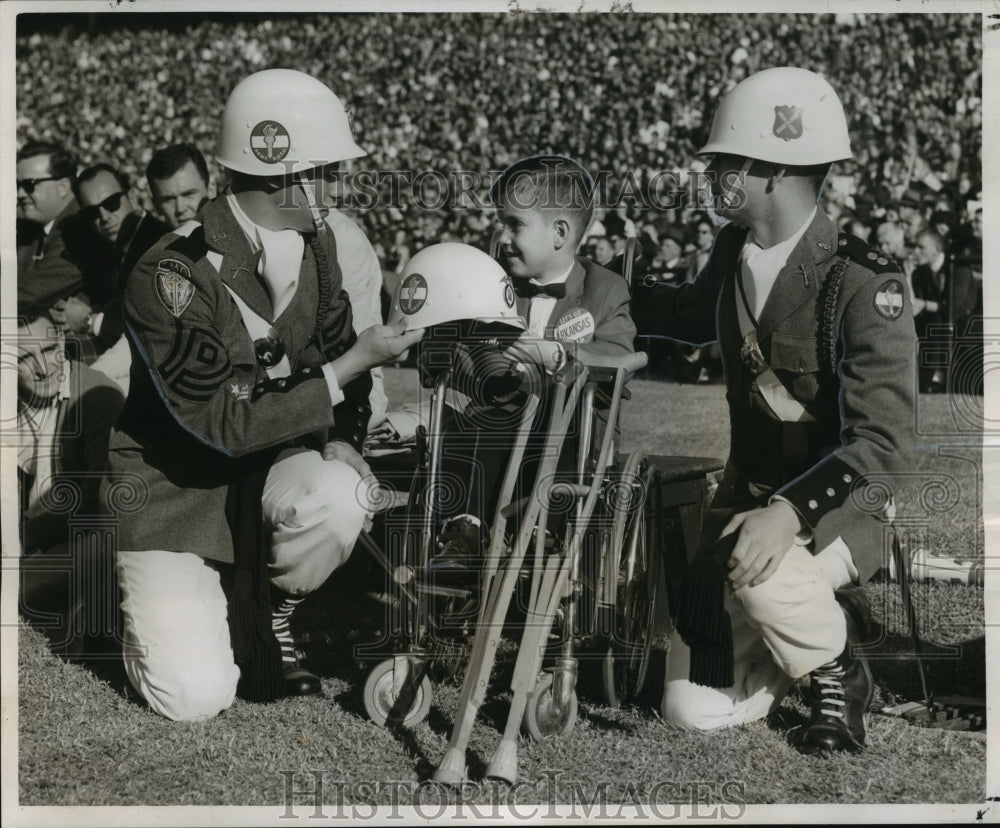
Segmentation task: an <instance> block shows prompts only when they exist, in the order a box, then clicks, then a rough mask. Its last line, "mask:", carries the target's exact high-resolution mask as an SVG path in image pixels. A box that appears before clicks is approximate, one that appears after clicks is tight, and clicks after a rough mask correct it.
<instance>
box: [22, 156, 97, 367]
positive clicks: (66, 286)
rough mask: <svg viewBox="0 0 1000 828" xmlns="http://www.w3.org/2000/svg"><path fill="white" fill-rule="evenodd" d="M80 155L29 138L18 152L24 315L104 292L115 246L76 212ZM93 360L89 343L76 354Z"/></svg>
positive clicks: (57, 315) (88, 298) (46, 311)
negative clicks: (99, 237) (98, 237)
mask: <svg viewBox="0 0 1000 828" xmlns="http://www.w3.org/2000/svg"><path fill="white" fill-rule="evenodd" d="M75 178H76V158H75V157H74V156H73V154H72V153H71V152H69V151H68V150H66V149H64V148H63V147H61V146H59V145H58V144H50V143H41V142H37V141H36V142H29V143H27V144H25V145H24V146H23V147H22V148H21V150H20V152H19V153H18V156H17V219H18V221H17V241H18V249H17V310H18V314H19V315H21V316H25V317H30V318H36V317H38V316H39V315H41V314H46V315H48V316H50V317H51V318H52V319H53V321H56V322H57V323H61V320H59V319H57V317H59V316H60V312H59V311H58V310H56V311H55V313H54V315H53V314H52V313H50V311H52V308H53V306H54V305H55V304H56V303H58V302H60V301H61V300H65V299H67V298H69V297H71V296H72V297H76V298H79V299H80V300H81V301H84V302H87V303H88V304H89V303H90V293H91V292H94V291H95V289H96V291H97V292H98V293H99V292H100V282H101V277H102V275H103V274H106V273H107V272H108V270H107V269H108V267H109V266H110V265H111V254H112V251H111V249H110V246H108V245H107V244H106V243H104V242H103V241H102V240H98V242H99V243H96V244H95V240H94V236H93V233H92V232H91V231H90V229H89V228H88V227H87V224H86V222H85V221H84V220H83V219H82V218H81V216H80V215H79V211H78V204H77V201H76V198H75V196H74V192H73V184H74V181H75ZM74 351H75V348H74V347H73V346H72V345H70V352H71V354H72V356H73V357H74V358H76V357H81V358H83V359H84V360H85V361H87V362H91V361H92V360H93V358H94V357H96V351H95V350H94V349H93V348H92V347H91V348H88V349H85V350H84V351H83V352H82V353H75V352H74Z"/></svg>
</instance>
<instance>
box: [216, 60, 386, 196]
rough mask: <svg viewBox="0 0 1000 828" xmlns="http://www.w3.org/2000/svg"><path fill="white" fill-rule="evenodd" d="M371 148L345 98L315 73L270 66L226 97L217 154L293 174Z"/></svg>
mask: <svg viewBox="0 0 1000 828" xmlns="http://www.w3.org/2000/svg"><path fill="white" fill-rule="evenodd" d="M363 155H367V153H366V152H365V151H364V150H363V149H361V147H359V146H358V145H357V144H356V143H355V142H354V136H353V135H352V134H351V118H350V114H349V113H348V111H347V109H346V108H345V107H344V104H343V103H342V102H341V100H340V98H338V97H337V96H336V95H334V94H333V92H331V91H330V89H329V87H327V86H326V84H324V83H322V82H321V81H318V80H316V78H314V77H312V76H311V75H307V74H305V73H304V72H297V71H295V70H293V69H265V70H264V71H263V72H255V73H254V74H252V75H250V76H249V77H246V78H244V79H243V80H241V81H240V82H239V83H238V84H236V86H235V88H234V89H233V91H232V92H230V93H229V98H228V100H227V101H226V108H225V110H224V111H223V113H222V123H221V125H220V127H219V141H218V146H217V149H216V154H215V160H216V161H218V162H219V163H220V164H221V165H222V166H223V167H226V168H227V169H230V170H235V171H237V172H241V173H246V174H247V175H260V176H270V175H289V174H291V173H296V172H302V171H304V170H310V169H313V168H314V167H322V166H324V165H325V164H332V163H334V162H336V161H346V160H348V159H350V158H360V157H361V156H363Z"/></svg>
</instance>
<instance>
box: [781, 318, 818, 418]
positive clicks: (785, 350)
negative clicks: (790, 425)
mask: <svg viewBox="0 0 1000 828" xmlns="http://www.w3.org/2000/svg"><path fill="white" fill-rule="evenodd" d="M771 368H772V369H773V370H774V373H775V376H777V377H778V379H779V380H781V382H782V383H783V384H784V386H785V387H786V388H788V389H790V390H791V392H792V394H793V395H794V396H795V398H796V399H798V400H800V401H802V402H809V401H811V400H812V399H814V398H815V396H816V393H817V392H818V391H819V358H818V355H817V353H816V338H815V337H812V336H795V335H794V334H786V333H774V334H772V335H771Z"/></svg>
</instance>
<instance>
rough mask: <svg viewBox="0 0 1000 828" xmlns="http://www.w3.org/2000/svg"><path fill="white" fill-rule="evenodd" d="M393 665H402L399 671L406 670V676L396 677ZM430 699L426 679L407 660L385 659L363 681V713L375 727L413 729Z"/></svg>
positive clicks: (430, 693)
mask: <svg viewBox="0 0 1000 828" xmlns="http://www.w3.org/2000/svg"><path fill="white" fill-rule="evenodd" d="M407 662H408V663H407ZM397 664H400V665H403V664H405V665H406V666H405V667H403V666H400V669H405V670H407V671H408V672H409V676H407V675H402V676H397V675H396V667H397ZM415 670H416V675H414V671H415ZM432 697H433V690H432V689H431V680H430V678H428V677H427V675H426V674H424V672H423V669H422V668H415V667H414V663H413V662H412V661H408V660H403V659H394V658H387V659H386V660H385V661H381V662H379V663H378V664H377V665H375V667H374V669H373V670H372V671H371V672H370V673H369V674H368V680H367V681H365V688H364V705H365V712H366V713H367V714H368V717H369V718H370V719H371V720H372V721H373V722H375V724H377V725H384V724H386V723H387V722H389V723H391V724H402V725H404V726H405V727H413V726H414V725H417V724H420V722H422V721H423V720H424V719H425V718H426V717H427V713H428V712H429V711H430V709H431V698H432Z"/></svg>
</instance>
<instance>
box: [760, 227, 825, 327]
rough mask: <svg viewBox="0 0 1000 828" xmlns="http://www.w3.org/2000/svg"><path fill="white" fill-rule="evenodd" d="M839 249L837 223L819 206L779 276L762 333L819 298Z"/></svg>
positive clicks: (764, 313) (762, 321) (763, 318)
mask: <svg viewBox="0 0 1000 828" xmlns="http://www.w3.org/2000/svg"><path fill="white" fill-rule="evenodd" d="M836 250H837V226H836V225H835V224H834V223H833V222H832V221H831V220H830V217H829V216H827V214H826V213H824V212H823V211H822V210H820V209H818V208H817V209H816V211H815V214H814V215H813V218H812V221H811V222H809V224H808V226H807V227H806V229H805V232H804V233H802V235H801V236H800V237H799V240H798V243H797V244H796V245H795V247H794V248H793V249H792V251H791V252H790V253H789V255H788V260H787V261H786V262H785V265H784V267H782V268H781V271H780V272H779V273H778V277H777V279H775V282H774V287H773V288H772V289H771V294H770V296H768V299H767V302H766V303H765V304H764V308H763V310H762V311H761V314H760V319H759V320H758V335H759V336H766V335H767V334H769V333H770V332H771V331H772V330H774V327H775V326H776V325H777V324H778V323H779V322H780V321H781V320H783V319H785V318H786V317H788V316H790V315H791V314H792V313H794V312H795V311H796V310H797V309H798V308H799V307H801V306H802V305H803V304H804V303H806V302H808V301H815V297H816V295H817V293H818V292H819V288H820V283H821V273H823V271H822V270H821V268H822V267H823V266H824V265H825V264H826V262H828V261H829V260H830V259H831V258H833V256H834V255H835V253H836ZM824 275H825V274H824Z"/></svg>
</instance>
